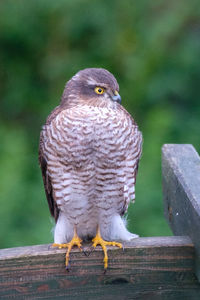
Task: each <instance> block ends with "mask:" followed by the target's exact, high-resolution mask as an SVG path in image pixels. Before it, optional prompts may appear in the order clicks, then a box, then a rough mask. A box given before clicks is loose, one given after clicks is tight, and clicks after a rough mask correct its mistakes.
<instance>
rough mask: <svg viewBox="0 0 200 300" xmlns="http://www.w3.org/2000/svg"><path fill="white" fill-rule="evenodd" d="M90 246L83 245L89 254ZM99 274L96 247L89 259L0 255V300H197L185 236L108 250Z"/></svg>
mask: <svg viewBox="0 0 200 300" xmlns="http://www.w3.org/2000/svg"><path fill="white" fill-rule="evenodd" d="M89 247H90V244H84V249H85V251H86V252H87V254H89ZM108 257H109V266H108V270H107V272H106V274H104V272H103V254H102V250H101V248H100V247H97V248H96V250H95V251H93V252H91V253H90V255H89V256H86V255H84V253H81V252H79V250H78V249H76V248H75V249H73V250H72V254H71V269H70V272H67V271H66V270H65V266H64V261H65V250H63V249H60V250H59V249H54V248H51V246H50V245H39V246H30V247H19V248H11V249H3V250H0V298H1V299H10V298H13V297H14V298H15V299H38V298H39V299H66V298H67V299H72V298H73V299H94V298H95V299H200V284H199V283H198V281H197V279H196V277H195V274H194V257H195V255H194V246H193V244H192V242H191V240H190V239H189V238H188V237H153V238H138V239H135V240H133V241H132V242H130V243H126V244H124V251H123V250H122V249H118V248H117V249H116V248H112V247H109V250H108Z"/></svg>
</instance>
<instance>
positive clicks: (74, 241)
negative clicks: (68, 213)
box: [52, 229, 83, 271]
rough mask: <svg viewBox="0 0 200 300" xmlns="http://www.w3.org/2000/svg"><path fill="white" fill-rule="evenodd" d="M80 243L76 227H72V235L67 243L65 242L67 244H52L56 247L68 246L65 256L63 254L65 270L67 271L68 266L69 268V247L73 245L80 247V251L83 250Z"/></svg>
mask: <svg viewBox="0 0 200 300" xmlns="http://www.w3.org/2000/svg"><path fill="white" fill-rule="evenodd" d="M81 243H82V240H81V239H80V238H79V236H78V235H77V232H76V229H74V236H73V238H72V240H71V241H70V242H69V243H67V244H56V243H54V244H52V247H58V248H59V249H61V248H68V249H67V253H66V256H65V266H66V270H68V271H69V268H70V263H69V255H70V252H71V249H72V248H73V246H77V247H78V248H79V249H80V251H83V248H82V244H81Z"/></svg>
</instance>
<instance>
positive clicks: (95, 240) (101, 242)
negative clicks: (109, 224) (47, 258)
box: [92, 227, 122, 274]
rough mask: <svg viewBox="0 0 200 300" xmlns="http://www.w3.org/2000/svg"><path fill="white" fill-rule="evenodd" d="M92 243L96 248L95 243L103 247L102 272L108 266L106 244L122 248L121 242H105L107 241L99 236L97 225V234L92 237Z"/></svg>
mask: <svg viewBox="0 0 200 300" xmlns="http://www.w3.org/2000/svg"><path fill="white" fill-rule="evenodd" d="M92 242H93V244H92V246H93V248H96V246H97V245H100V246H101V247H102V249H103V252H104V260H103V261H104V274H105V272H106V270H107V268H108V254H107V248H106V246H117V247H119V248H122V244H121V243H118V242H107V241H104V240H103V239H102V237H101V234H100V229H99V227H98V229H97V234H96V236H95V237H94V238H93V240H92Z"/></svg>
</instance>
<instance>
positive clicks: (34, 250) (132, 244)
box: [0, 236, 193, 261]
mask: <svg viewBox="0 0 200 300" xmlns="http://www.w3.org/2000/svg"><path fill="white" fill-rule="evenodd" d="M122 243H123V246H124V249H130V248H154V247H165V246H166V247H179V246H180V247H193V243H192V241H191V239H190V238H189V237H188V236H169V237H168V236H166V237H141V238H136V239H133V240H132V241H129V242H122ZM83 247H84V248H85V249H86V250H87V249H88V248H89V247H91V243H84V244H83ZM108 249H109V250H112V251H116V250H117V249H118V248H115V247H108ZM95 251H102V249H101V247H100V246H97V248H96V249H95ZM73 252H74V253H76V252H79V250H78V249H77V248H76V247H75V248H73V249H72V253H73ZM60 253H66V249H58V248H54V247H52V246H51V244H44V245H34V246H24V247H16V248H7V249H0V261H1V260H6V259H13V258H21V257H31V256H37V255H40V256H43V255H44V256H47V255H52V254H60Z"/></svg>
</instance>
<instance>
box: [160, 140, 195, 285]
mask: <svg viewBox="0 0 200 300" xmlns="http://www.w3.org/2000/svg"><path fill="white" fill-rule="evenodd" d="M162 177H163V195H164V205H165V216H166V218H167V220H168V222H169V225H170V227H171V229H172V231H173V233H174V234H175V235H188V236H189V237H190V238H191V240H192V241H193V243H194V245H195V252H196V260H195V261H196V274H197V276H198V278H199V280H200V157H199V155H198V153H197V152H196V150H195V149H194V147H193V146H192V145H174V144H171V145H169V144H168V145H164V146H163V148H162Z"/></svg>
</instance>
